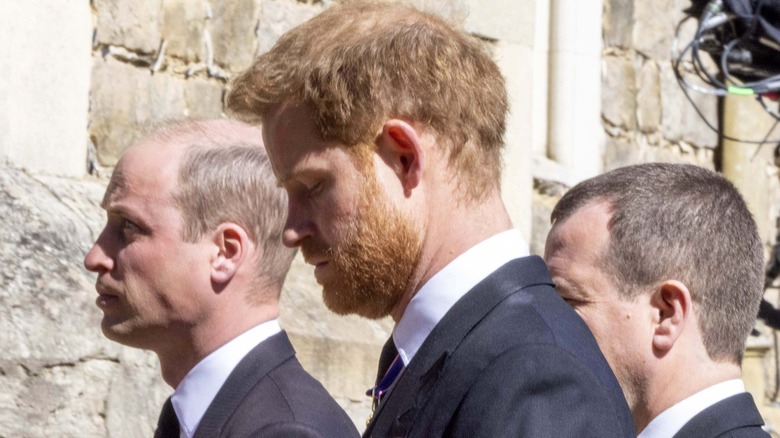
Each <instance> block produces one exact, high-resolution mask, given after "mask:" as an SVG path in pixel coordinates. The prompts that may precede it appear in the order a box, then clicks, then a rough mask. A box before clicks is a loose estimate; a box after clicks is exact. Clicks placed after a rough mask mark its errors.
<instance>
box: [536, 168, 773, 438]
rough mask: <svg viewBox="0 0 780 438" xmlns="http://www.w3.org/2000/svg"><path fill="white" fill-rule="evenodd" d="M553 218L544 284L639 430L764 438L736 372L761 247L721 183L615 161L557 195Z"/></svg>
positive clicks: (644, 434)
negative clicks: (577, 325)
mask: <svg viewBox="0 0 780 438" xmlns="http://www.w3.org/2000/svg"><path fill="white" fill-rule="evenodd" d="M552 222H553V228H552V231H551V232H550V234H549V236H548V238H547V244H546V248H545V261H546V262H547V265H548V267H549V269H550V273H551V274H552V278H553V282H554V283H555V286H556V289H557V290H558V293H559V294H560V295H561V296H562V297H563V298H564V299H565V300H566V301H568V302H569V304H571V305H572V306H573V307H574V309H575V310H576V311H577V312H578V313H579V314H580V316H582V318H583V319H584V320H585V322H586V323H587V324H588V326H589V327H590V329H591V330H592V331H593V334H594V335H595V336H596V340H597V341H598V342H599V345H600V346H601V349H602V351H603V352H604V354H605V356H606V357H607V360H608V361H609V362H610V365H611V366H612V369H613V370H614V371H615V374H616V375H617V377H618V380H619V381H620V384H621V387H622V388H623V392H624V394H625V396H626V400H628V403H629V406H630V407H631V411H632V414H633V417H634V424H635V426H636V430H637V433H639V436H640V438H660V437H667V438H668V437H678V438H679V437H716V436H739V437H765V436H767V434H766V433H765V432H764V431H763V430H762V429H761V425H762V424H763V420H762V419H761V415H760V414H759V413H758V410H757V408H756V405H755V403H754V402H753V399H752V397H751V396H750V394H748V393H746V392H745V388H744V385H743V383H742V381H741V380H740V377H741V368H740V364H741V362H742V357H743V354H744V350H745V341H746V339H747V337H748V334H749V333H750V331H751V329H752V328H753V324H754V322H755V318H756V314H757V312H758V304H759V301H760V300H761V295H762V292H763V287H762V285H763V253H762V248H761V241H760V239H759V235H758V230H757V228H756V224H755V222H754V220H753V217H752V216H751V214H750V212H749V211H748V209H747V205H746V204H745V202H744V200H743V199H742V197H741V196H740V195H739V193H738V192H737V190H736V188H735V187H734V186H733V185H732V184H731V183H730V182H729V181H727V180H726V179H725V178H723V177H722V176H720V175H718V174H716V173H715V172H712V171H709V170H706V169H702V168H699V167H696V166H691V165H681V164H660V163H654V164H641V165H636V166H629V167H624V168H620V169H617V170H613V171H611V172H608V173H606V174H604V175H601V176H598V177H595V178H592V179H589V180H587V181H584V182H582V183H580V184H578V185H576V186H575V187H574V188H572V189H571V190H570V191H568V192H567V193H566V194H565V195H564V196H563V198H561V200H560V201H559V202H558V204H557V205H556V207H555V209H554V210H553V213H552ZM727 433H730V434H728V435H724V434H727Z"/></svg>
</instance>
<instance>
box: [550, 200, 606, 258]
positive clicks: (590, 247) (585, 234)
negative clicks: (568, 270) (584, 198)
mask: <svg viewBox="0 0 780 438" xmlns="http://www.w3.org/2000/svg"><path fill="white" fill-rule="evenodd" d="M611 217H612V213H611V211H610V207H609V204H608V203H606V202H601V201H598V202H590V203H588V204H585V205H584V206H582V207H580V208H579V209H577V210H576V211H575V212H574V213H572V214H571V216H569V217H567V218H566V219H564V220H563V221H560V222H556V223H555V225H554V226H553V228H552V230H551V231H550V235H549V236H548V238H547V244H548V245H547V247H548V249H559V248H560V249H568V250H570V251H572V252H577V253H598V252H600V251H601V250H603V249H605V248H606V245H607V243H608V242H609V221H610V219H611Z"/></svg>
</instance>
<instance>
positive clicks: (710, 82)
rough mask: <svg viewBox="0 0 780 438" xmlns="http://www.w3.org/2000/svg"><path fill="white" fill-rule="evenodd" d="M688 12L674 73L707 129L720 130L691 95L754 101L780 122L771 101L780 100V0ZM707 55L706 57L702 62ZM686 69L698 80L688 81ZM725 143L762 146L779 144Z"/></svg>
mask: <svg viewBox="0 0 780 438" xmlns="http://www.w3.org/2000/svg"><path fill="white" fill-rule="evenodd" d="M685 13H686V17H685V18H684V19H683V20H682V21H681V22H680V23H679V24H678V26H677V31H676V32H675V38H674V43H673V46H672V68H673V69H674V73H675V76H676V77H677V81H678V82H679V84H680V86H681V87H682V90H683V92H685V95H686V97H688V100H689V101H691V103H692V104H693V105H694V108H695V109H696V111H697V112H698V113H699V115H700V116H701V117H702V119H704V121H705V123H707V126H709V127H710V128H711V129H713V130H715V131H717V128H715V127H714V126H713V125H712V124H711V123H710V122H709V121H707V120H706V118H705V117H704V116H703V115H702V113H701V111H699V109H698V107H696V104H695V103H694V102H693V101H692V99H691V98H690V96H689V95H688V90H694V91H697V92H701V93H706V94H712V95H716V96H727V95H741V96H754V97H755V98H756V100H757V101H758V102H759V103H760V104H761V106H762V107H763V108H764V110H765V111H766V112H767V113H768V114H770V115H771V116H772V117H774V118H775V120H776V121H780V114H778V112H777V111H776V110H774V109H773V108H770V105H772V102H769V103H768V102H767V99H770V100H777V98H778V96H780V0H692V1H691V6H690V7H689V8H688V9H686V10H685ZM692 18H695V19H697V20H698V25H697V27H696V31H695V33H694V35H693V38H692V39H691V41H690V42H689V43H688V44H687V45H686V46H685V47H684V48H683V49H682V50H681V51H680V52H679V53H677V44H678V40H679V35H680V30H681V28H682V26H683V24H684V23H685V22H687V21H688V20H690V19H692ZM702 53H706V55H707V57H706V58H703V57H702ZM708 60H709V61H710V62H707V61H708ZM686 67H688V70H690V71H691V73H692V75H691V74H687V76H688V77H690V76H695V77H697V78H698V80H696V81H695V82H692V81H689V80H688V79H687V78H686V73H685V72H684V71H683V70H684V69H685V68H686ZM773 129H774V126H773V127H772V129H770V132H771V131H772V130H773ZM768 135H769V133H767V136H768ZM723 138H726V139H728V140H735V141H740V142H745V143H759V144H763V143H767V142H773V143H776V142H778V141H780V139H778V140H770V141H768V140H767V138H764V139H763V140H761V141H755V140H743V139H736V138H730V137H728V136H723Z"/></svg>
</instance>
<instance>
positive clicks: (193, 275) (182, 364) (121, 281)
mask: <svg viewBox="0 0 780 438" xmlns="http://www.w3.org/2000/svg"><path fill="white" fill-rule="evenodd" d="M260 139H261V134H260V131H258V130H257V129H255V128H252V127H250V126H247V125H244V124H242V123H239V122H234V121H226V120H221V121H216V120H215V121H184V122H177V123H173V124H169V125H168V126H166V127H164V128H163V129H161V130H158V131H156V132H154V133H153V134H151V135H150V136H148V137H146V138H144V139H143V140H141V141H140V142H139V143H138V144H136V145H134V146H133V147H131V148H130V149H128V150H127V151H126V152H125V154H124V155H123V156H122V158H121V159H120V160H119V163H117V166H116V168H115V169H114V173H113V175H112V176H111V181H110V183H109V185H108V188H107V190H106V194H105V197H104V198H103V202H102V204H101V205H102V207H103V208H104V209H105V210H106V214H107V221H106V226H105V228H104V229H103V231H102V233H101V234H100V236H99V237H98V238H97V241H96V242H95V244H94V245H93V246H92V249H90V251H89V252H88V253H87V255H86V258H85V260H84V265H85V266H86V268H87V269H88V270H90V271H93V272H96V273H97V274H98V276H97V282H96V289H97V292H98V298H97V305H98V307H99V308H100V309H101V310H102V311H103V321H102V324H101V326H102V329H103V333H104V334H105V335H106V337H108V338H109V339H111V340H113V341H116V342H119V343H121V344H124V345H128V346H131V347H136V348H143V349H148V350H152V351H154V352H155V353H156V354H157V356H158V358H159V360H160V367H161V371H162V375H163V379H164V380H165V382H166V383H168V384H169V385H170V386H172V387H173V388H175V392H174V393H173V396H172V397H171V398H169V399H168V401H166V403H165V406H164V408H163V412H162V413H161V415H160V420H159V423H158V427H157V432H156V433H155V437H171V438H179V437H186V438H190V437H193V436H194V437H224V436H231V437H249V436H252V437H256V436H262V437H277V436H278V437H283V436H285V437H286V436H295V437H334V438H341V437H350V436H357V430H356V429H355V426H354V425H353V424H352V423H351V421H350V420H349V418H348V417H347V416H346V414H345V413H344V411H342V410H341V408H340V407H339V406H338V405H337V404H336V402H335V401H334V400H333V399H332V398H331V397H330V396H329V395H328V393H327V392H326V391H325V389H324V388H323V387H322V385H320V384H319V382H317V381H316V380H314V379H313V378H312V377H311V376H310V375H309V374H308V373H306V371H304V370H303V368H301V365H300V363H299V362H298V360H297V359H296V357H295V350H293V347H292V345H291V344H290V341H289V340H288V338H287V335H286V333H285V332H284V331H282V330H281V329H280V327H279V324H278V322H277V317H278V315H279V305H278V300H279V294H280V292H281V289H282V284H283V282H284V279H285V276H286V274H287V271H288V270H289V267H290V263H291V261H292V258H293V256H294V254H295V252H294V251H292V250H290V249H287V248H285V247H284V246H283V245H282V243H281V233H282V228H283V225H284V220H285V211H286V208H287V199H286V196H285V195H284V193H283V191H281V190H280V189H278V188H277V187H276V185H275V178H274V176H273V173H272V171H271V167H270V164H269V163H268V159H267V157H266V155H265V151H264V149H263V145H262V143H261V141H260Z"/></svg>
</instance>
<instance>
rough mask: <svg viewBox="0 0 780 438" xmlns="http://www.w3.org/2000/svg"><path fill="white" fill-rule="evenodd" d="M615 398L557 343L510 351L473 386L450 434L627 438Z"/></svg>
mask: <svg viewBox="0 0 780 438" xmlns="http://www.w3.org/2000/svg"><path fill="white" fill-rule="evenodd" d="M611 406H612V403H611V402H610V399H609V395H608V394H607V393H606V391H604V390H603V389H602V388H601V386H600V385H599V383H598V381H597V380H596V379H595V378H594V377H593V376H592V374H591V373H590V372H589V371H588V370H587V369H586V368H585V367H584V366H583V365H582V364H581V363H580V362H579V361H578V360H577V359H576V358H575V357H573V356H571V354H570V353H568V352H566V351H564V350H561V349H560V348H558V347H556V346H554V345H532V346H528V345H526V346H523V347H518V348H515V349H511V350H508V351H507V352H505V353H504V354H502V355H501V356H498V357H497V358H495V359H494V360H493V361H492V362H491V363H490V364H489V365H488V367H486V368H485V369H484V370H483V372H481V373H480V375H479V376H478V377H477V378H476V379H475V381H474V383H473V385H471V387H470V388H469V390H468V392H467V393H466V395H465V397H464V398H463V401H462V403H461V404H460V406H459V408H458V412H457V413H456V414H455V415H454V417H453V418H454V420H453V422H452V423H451V424H450V427H448V432H447V433H445V435H446V436H451V437H463V438H488V437H490V438H498V437H519V436H522V437H577V438H584V437H594V438H595V437H598V438H607V437H624V436H631V435H626V433H625V432H624V431H621V430H620V426H619V421H617V418H618V417H617V413H616V412H613V409H614V408H612V407H611Z"/></svg>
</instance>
